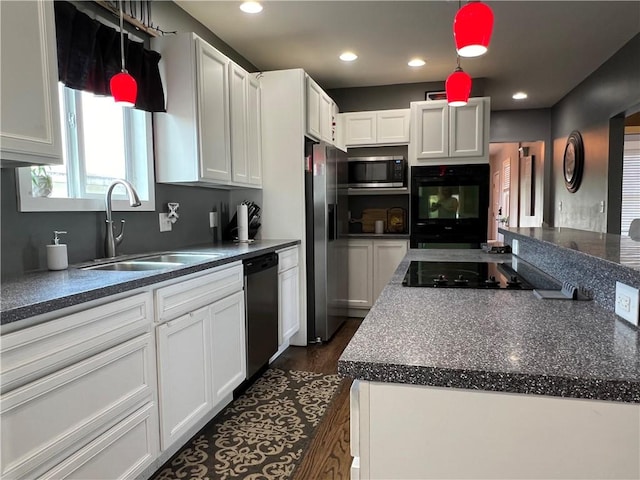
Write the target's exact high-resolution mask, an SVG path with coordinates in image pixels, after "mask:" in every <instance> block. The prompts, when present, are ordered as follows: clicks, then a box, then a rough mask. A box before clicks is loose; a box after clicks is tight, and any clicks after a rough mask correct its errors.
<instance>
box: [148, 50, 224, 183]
mask: <svg viewBox="0 0 640 480" xmlns="http://www.w3.org/2000/svg"><path fill="white" fill-rule="evenodd" d="M229 63H230V62H229V59H228V58H227V57H225V56H224V55H222V54H221V53H220V52H218V51H217V50H216V49H215V48H213V47H212V46H211V45H209V44H207V43H206V42H204V41H203V40H202V39H200V38H197V39H196V71H197V74H198V78H197V99H196V102H197V104H196V109H197V111H198V120H199V121H197V122H196V123H197V125H196V129H197V134H198V139H199V147H200V149H199V153H200V155H199V157H200V159H201V172H200V175H201V177H202V179H204V180H223V181H229V180H230V179H231V158H230V156H231V155H230V146H229V143H230V142H229V106H228V105H229V87H228V83H227V71H228V68H229ZM175 88H180V85H173V86H172V87H169V86H168V88H167V89H168V91H170V90H172V89H175ZM168 95H170V93H167V96H168ZM167 114H169V110H168V109H167ZM160 115H162V114H160ZM174 161H175V160H174Z"/></svg>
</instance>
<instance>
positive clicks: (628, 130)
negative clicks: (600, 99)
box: [620, 112, 640, 236]
mask: <svg viewBox="0 0 640 480" xmlns="http://www.w3.org/2000/svg"><path fill="white" fill-rule="evenodd" d="M620 213H621V215H620V235H629V228H630V226H631V222H632V221H633V220H634V219H638V218H640V112H638V113H635V114H633V115H630V116H628V117H626V118H625V122H624V147H623V156H622V206H621V212H620ZM636 223H637V222H636ZM634 225H635V224H634ZM637 233H640V232H634V236H635V235H636V234H637Z"/></svg>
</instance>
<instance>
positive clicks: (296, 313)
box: [278, 246, 301, 346]
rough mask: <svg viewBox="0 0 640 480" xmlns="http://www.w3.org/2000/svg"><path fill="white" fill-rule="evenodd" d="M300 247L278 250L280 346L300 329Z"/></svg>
mask: <svg viewBox="0 0 640 480" xmlns="http://www.w3.org/2000/svg"><path fill="white" fill-rule="evenodd" d="M300 318H301V316H300V269H299V267H298V247H297V246H296V247H292V248H288V249H285V250H280V251H279V252H278V346H280V345H282V344H284V343H285V342H286V341H287V340H289V338H291V337H292V336H293V335H294V334H295V333H297V332H298V330H300Z"/></svg>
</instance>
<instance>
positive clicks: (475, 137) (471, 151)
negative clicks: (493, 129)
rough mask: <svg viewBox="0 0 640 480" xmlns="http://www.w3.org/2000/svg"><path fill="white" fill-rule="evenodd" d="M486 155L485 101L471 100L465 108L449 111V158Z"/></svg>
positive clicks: (480, 99) (479, 99)
mask: <svg viewBox="0 0 640 480" xmlns="http://www.w3.org/2000/svg"><path fill="white" fill-rule="evenodd" d="M482 155H484V100H483V99H482V98H470V99H469V102H468V103H467V104H466V105H465V106H463V107H455V108H450V109H449V156H451V157H480V156H482Z"/></svg>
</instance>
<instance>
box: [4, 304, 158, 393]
mask: <svg viewBox="0 0 640 480" xmlns="http://www.w3.org/2000/svg"><path fill="white" fill-rule="evenodd" d="M151 299H152V296H151V293H140V294H138V295H134V296H132V297H129V298H125V299H123V300H118V301H116V302H111V303H108V304H106V305H101V306H99V307H95V308H90V309H88V310H84V311H82V312H78V313H74V314H73V315H67V316H65V317H61V318H58V319H55V320H51V321H48V322H46V323H43V324H41V325H36V326H33V327H29V328H25V329H23V330H18V331H15V332H13V333H8V334H5V335H3V336H2V344H1V346H0V362H1V363H0V364H1V367H0V368H1V370H0V372H1V373H0V384H1V385H2V386H1V387H0V388H1V391H2V392H3V393H4V392H8V391H10V390H12V389H14V388H16V387H19V386H21V385H25V384H26V383H28V382H30V381H33V380H35V379H36V378H40V377H43V376H45V375H48V374H49V373H52V372H54V371H56V370H60V369H61V368H64V367H66V366H68V365H71V364H73V363H75V362H78V361H80V360H84V359H85V358H88V357H89V356H91V355H93V354H95V353H98V352H100V351H103V350H106V349H107V348H109V347H112V346H113V345H117V344H119V343H122V342H124V341H126V340H129V339H131V338H135V337H137V336H138V335H141V334H143V333H145V332H148V331H150V329H151V323H152V321H153V314H152V313H151V312H152V307H151Z"/></svg>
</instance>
